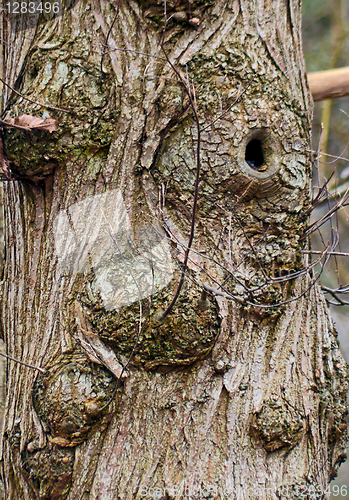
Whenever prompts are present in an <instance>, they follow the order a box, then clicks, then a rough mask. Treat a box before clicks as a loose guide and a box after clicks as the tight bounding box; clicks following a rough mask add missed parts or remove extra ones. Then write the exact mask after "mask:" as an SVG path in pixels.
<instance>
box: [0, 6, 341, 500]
mask: <svg viewBox="0 0 349 500" xmlns="http://www.w3.org/2000/svg"><path fill="white" fill-rule="evenodd" d="M189 7H190V8H189ZM167 8H168V15H171V14H172V13H173V12H174V11H177V12H185V13H186V14H187V16H188V17H187V19H189V18H198V19H199V20H200V25H199V26H194V25H193V23H192V24H190V23H189V22H186V21H185V20H184V18H185V15H184V14H181V15H177V16H175V17H176V19H177V20H176V19H175V18H173V19H172V20H170V21H169V23H168V27H167V31H166V36H165V44H164V47H165V50H166V53H167V54H168V57H169V58H170V60H171V62H172V63H173V64H174V66H175V67H176V68H177V69H178V71H180V72H181V73H182V74H183V75H184V76H185V75H186V71H187V72H188V75H189V78H190V79H191V80H192V81H193V85H194V86H195V93H196V100H197V108H198V114H199V117H200V126H201V145H200V152H201V158H202V160H201V163H202V165H201V175H200V190H199V205H198V216H197V220H196V232H195V238H194V244H193V251H192V252H191V254H190V260H189V264H188V272H187V275H188V276H187V279H186V282H185V287H184V289H183V291H182V293H181V296H180V298H179V300H178V301H177V303H176V304H175V307H174V309H173V310H172V312H171V313H170V314H169V316H168V317H167V318H166V319H165V320H164V321H163V322H161V320H160V321H159V318H160V317H161V314H159V310H164V309H166V307H167V306H168V304H169V303H170V301H171V298H172V297H173V294H174V292H175V289H176V284H177V283H178V280H179V276H180V270H181V262H182V261H183V253H184V248H185V245H186V242H187V241H188V237H189V228H190V222H191V207H192V203H193V186H194V181H195V164H196V163H195V162H196V146H197V137H198V131H197V128H196V126H195V122H194V120H193V113H192V109H191V108H190V106H189V102H188V97H187V95H186V93H185V91H184V89H183V85H181V83H180V82H179V81H178V78H177V77H176V75H175V73H174V72H173V70H172V69H171V68H170V66H169V65H168V64H167V63H166V61H165V60H164V59H159V58H155V57H152V56H148V55H145V54H153V55H154V56H155V55H156V56H158V57H161V58H163V57H164V54H163V53H162V51H161V50H160V48H159V43H160V41H161V38H162V29H163V25H164V15H163V4H162V2H157V1H155V0H154V1H150V2H142V1H140V2H139V3H137V2H133V1H131V2H124V1H123V0H121V1H120V4H119V7H118V6H117V5H112V3H110V2H106V1H105V0H99V1H95V2H91V3H89V2H87V1H83V0H81V1H80V2H79V3H78V4H77V5H75V6H74V7H73V8H72V9H70V10H67V11H66V12H65V14H64V15H63V16H62V17H60V18H57V19H56V20H54V21H52V22H50V23H46V24H42V25H40V26H39V27H38V28H37V30H35V29H32V30H30V29H28V30H26V31H21V32H19V33H16V34H15V33H14V31H13V29H12V31H11V29H9V27H7V30H5V31H4V34H3V38H5V40H6V42H7V43H8V44H9V45H5V49H4V62H3V67H4V72H5V74H6V80H7V83H8V84H9V85H11V86H15V88H16V89H18V90H19V91H20V92H21V93H22V94H24V95H26V96H28V97H30V98H31V99H32V100H34V101H40V102H43V101H45V102H46V103H49V104H51V105H53V106H58V107H61V108H69V109H70V110H73V112H72V113H70V114H67V113H60V112H54V111H51V110H50V111H48V112H49V114H50V116H52V117H55V118H56V119H57V120H58V121H59V129H58V131H57V132H54V133H53V134H50V133H48V132H35V131H33V132H32V133H26V132H23V131H18V130H15V129H7V130H6V131H5V132H4V134H3V136H4V137H3V140H4V152H5V155H6V157H7V159H8V160H9V161H10V162H11V168H12V171H13V175H14V177H15V179H16V180H14V181H11V182H7V183H6V192H5V199H6V203H5V220H6V261H5V271H4V280H3V300H2V326H3V331H4V337H5V342H6V345H7V353H8V355H10V356H11V357H13V358H16V359H20V360H22V361H24V362H26V363H29V364H31V365H35V366H38V367H41V368H43V369H45V370H46V372H45V374H42V373H39V372H38V371H37V370H34V369H30V368H25V367H23V366H21V365H19V364H16V363H14V362H11V361H9V362H8V367H7V399H6V410H5V426H4V439H3V444H2V464H3V466H2V468H3V481H4V486H5V497H6V499H9V500H10V499H16V500H22V499H34V498H40V499H47V500H48V499H58V498H63V499H67V500H77V499H85V498H89V499H91V500H93V499H103V500H109V499H110V500H112V499H120V500H121V499H133V498H176V499H181V498H185V495H186V492H185V489H186V488H189V490H190V492H191V493H192V496H191V497H192V498H202V497H203V493H202V491H203V490H204V491H206V493H207V496H206V498H229V499H247V498H250V499H257V498H258V499H272V498H300V496H301V493H302V492H303V493H304V492H306V494H308V495H309V498H310V496H311V492H312V491H313V490H314V488H317V494H318V495H319V496H318V498H327V494H326V493H323V492H324V491H325V490H326V488H327V485H328V482H329V480H330V478H331V477H332V476H333V474H334V473H335V470H336V468H337V467H338V464H339V463H340V462H341V461H342V460H343V456H344V455H343V453H344V452H343V449H344V442H345V437H346V436H345V427H346V426H345V416H346V406H345V394H346V388H347V367H346V364H345V362H344V361H343V359H342V357H341V355H340V352H339V349H338V345H337V342H336V334H335V330H334V327H333V325H332V322H331V320H330V318H329V315H328V311H327V307H326V304H325V301H324V298H323V296H322V294H321V292H320V291H319V288H318V286H317V285H315V284H314V283H313V281H312V276H311V272H308V273H299V276H298V277H297V278H295V279H293V280H289V281H281V282H278V281H277V280H276V278H277V277H280V276H284V275H285V274H287V273H293V272H297V271H301V270H302V269H305V268H306V267H307V266H308V265H309V262H308V261H307V259H306V258H303V257H302V253H301V250H302V249H303V248H304V247H305V246H306V245H307V243H306V242H307V238H306V237H304V234H305V231H306V224H307V215H306V214H307V213H308V209H309V203H310V201H309V182H310V171H311V158H310V153H309V151H310V146H309V134H310V116H311V103H310V97H309V91H308V87H307V82H306V76H305V69H304V63H303V58H302V51H301V41H300V6H299V2H288V1H287V2H286V1H285V0H283V1H280V2H264V1H259V0H254V1H249V0H240V1H235V0H228V1H222V0H219V1H216V2H213V1H211V2H210V1H204V0H202V1H199V0H198V1H194V2H191V5H190V6H188V5H187V4H185V3H184V2H183V4H180V2H174V1H173V2H168V4H167ZM114 19H115V22H114ZM181 19H183V21H180V20H181ZM194 24H195V23H194ZM196 24H198V23H196ZM111 26H112V29H111V31H110V35H109V37H108V44H109V46H110V47H117V48H120V49H122V50H115V51H112V52H109V54H107V55H105V56H104V57H103V72H101V55H102V51H103V44H105V43H106V39H107V36H108V32H109V29H110V27H111ZM23 41H25V43H24V45H22V44H23ZM242 88H244V89H245V90H246V89H247V90H246V92H245V93H244V94H243V96H242V97H241V99H240V100H239V102H238V103H237V104H236V105H234V106H233V107H232V108H231V110H230V111H229V112H228V113H226V114H225V115H224V116H223V117H222V118H221V119H220V120H217V121H215V122H214V124H212V125H211V126H209V124H210V122H212V121H213V120H215V119H216V118H217V117H218V116H219V115H220V112H221V111H220V109H221V108H220V106H221V104H222V107H223V109H227V108H229V106H231V104H232V103H233V102H234V100H235V99H236V97H237V95H238V94H239V92H240V89H242ZM24 113H25V114H31V115H41V113H42V110H41V109H40V108H39V107H38V106H35V105H33V104H32V103H30V102H28V101H26V100H24V99H22V98H19V97H18V96H16V95H11V92H10V91H9V89H7V90H6V89H4V118H6V117H10V116H12V117H13V116H18V115H21V114H24ZM251 140H254V141H259V142H255V143H254V144H257V146H258V144H259V145H260V147H261V148H262V149H263V161H259V162H258V158H257V159H256V158H254V159H255V160H256V161H255V163H254V164H253V162H252V161H250V158H248V157H247V156H246V147H247V145H248V143H249V142H250V141H251ZM258 147H259V146H258ZM258 147H257V150H258ZM254 154H255V151H252V153H251V156H252V157H253V155H254ZM257 157H258V154H257ZM246 159H248V160H249V163H247V161H246ZM108 193H109V194H110V193H114V195H115V198H113V199H114V201H115V203H119V204H120V207H123V208H122V210H121V208H120V213H121V212H122V214H123V215H122V216H123V217H124V221H125V227H126V226H127V231H126V230H125V231H124V232H122V231H120V234H121V236H120V237H119V233H118V234H117V235H114V234H112V232H113V231H112V229H113V228H112V229H111V230H108V225H105V219H106V218H108V217H109V215H110V214H111V213H112V212H113V210H114V208H113V207H112V206H111V205H109V204H108V203H109V201H105V202H104V201H103V203H105V205H103V207H104V208H103V210H104V209H105V210H104V211H102V215H103V217H104V218H103V217H102V218H100V220H99V224H100V225H101V226H105V227H104V230H105V234H104V239H103V238H102V237H100V236H98V237H97V239H96V242H97V243H96V246H94V247H93V246H92V247H90V248H89V254H88V258H87V257H86V258H85V257H83V254H82V250H81V249H80V248H78V247H75V246H74V245H75V243H76V242H75V240H74V237H75V236H74V235H73V236H72V237H71V240H69V237H70V236H69V234H68V232H69V231H68V229H67V230H66V232H65V233H64V231H63V233H64V237H63V238H62V239H61V240H60V239H59V237H58V236H57V234H58V233H59V231H57V227H58V228H59V227H65V226H64V224H67V227H68V228H69V227H71V228H73V233H74V231H75V233H78V236H79V237H80V236H81V235H82V236H81V238H82V240H83V241H84V242H85V244H86V245H87V247H88V245H89V242H90V241H92V240H91V238H92V232H93V229H94V228H95V227H97V226H98V215H97V211H95V210H92V209H91V211H90V215H91V217H90V219H89V218H88V217H85V208H86V203H87V204H88V203H89V200H90V199H94V200H96V199H98V200H99V199H101V200H106V198H102V197H100V198H96V196H99V195H102V194H103V196H104V195H108ZM114 195H113V196H114ZM92 197H94V198H92ZM86 200H87V201H86ZM103 203H102V204H103ZM79 204H80V205H79ZM74 207H78V208H77V210H79V207H80V215H81V210H82V211H83V216H81V217H82V219H81V220H82V221H83V223H81V224H80V226H79V227H78V226H74V224H75V222H76V219H74V217H75V215H76V214H77V213H76V212H74V210H75V208H74ZM81 207H84V208H83V209H81ZM86 210H87V209H86ZM86 213H87V212H86ZM74 214H75V215H74ZM76 216H77V217H78V216H79V214H78V215H76ZM57 221H58V222H57ZM80 222H81V221H80ZM59 224H61V226H60V225H59ZM69 224H70V225H69ZM74 227H75V228H77V229H76V230H75V229H74ZM164 231H165V233H166V235H167V239H168V242H167V243H166V245H168V248H170V252H171V255H172V266H173V277H172V279H171V281H170V282H169V283H168V284H167V285H166V286H165V287H163V288H162V289H161V290H158V291H157V293H155V294H153V295H152V296H151V300H150V299H149V297H148V298H144V299H143V300H142V301H141V306H142V311H143V314H142V319H143V325H144V326H143V328H142V331H141V335H140V338H139V342H138V343H137V345H136V349H135V352H134V353H133V356H132V357H131V361H130V363H129V365H128V366H127V377H126V378H124V379H123V381H122V382H121V383H119V385H116V381H115V378H114V377H113V376H112V375H111V372H113V373H114V374H116V375H117V374H118V373H119V372H118V369H119V366H120V365H124V364H125V360H126V359H127V358H128V357H129V356H130V354H131V352H132V349H133V347H134V345H135V341H137V339H138V329H139V316H140V307H139V304H138V301H137V300H135V299H134V298H133V299H132V302H133V303H132V304H131V305H124V304H125V303H126V302H127V300H126V298H125V297H126V295H127V293H128V294H129V296H131V295H132V294H134V293H135V292H134V289H133V288H132V286H133V285H132V283H131V282H132V279H130V276H129V275H127V272H126V271H125V274H124V280H125V284H124V287H123V284H121V285H120V283H119V281H120V276H118V280H119V281H117V283H116V285H115V286H116V292H115V293H113V294H112V297H111V298H110V297H109V296H108V297H109V298H108V300H109V302H108V306H106V301H105V299H104V298H103V293H104V291H103V290H104V289H103V287H102V288H101V286H100V283H99V281H98V280H99V277H101V276H102V277H103V279H105V277H106V276H107V274H106V273H107V272H108V271H109V270H111V272H112V273H114V275H115V273H116V274H117V273H118V270H120V269H121V268H122V266H125V265H126V264H125V262H126V263H127V262H128V264H129V266H130V267H132V265H133V264H132V262H133V261H134V260H135V259H136V258H138V257H137V256H138V255H139V254H141V255H144V246H145V245H146V239H147V238H146V236H144V235H149V234H150V235H152V237H151V238H152V239H153V240H156V241H155V243H156V244H159V245H160V247H161V241H163V235H164ZM105 235H109V242H107V240H108V238H105ZM125 235H126V236H125ZM64 238H66V240H65V239H64ZM98 238H100V239H98ZM68 240H69V241H70V245H71V246H70V247H68ZM82 240H81V241H82ZM93 241H94V240H93ZM130 241H131V242H132V244H133V245H136V246H138V250H139V254H137V252H134V251H129V247H128V243H130ZM153 243H154V242H153ZM183 244H184V247H183ZM129 246H130V245H129ZM150 246H152V242H150ZM155 246H156V245H155ZM163 248H165V247H163ZM166 248H167V247H166ZM166 248H165V250H163V252H162V253H161V248H160V257H161V255H163V254H164V253H166V251H167V250H166ZM70 250H71V252H70V253H69V251H70ZM113 251H114V254H115V255H110V253H113ZM74 252H75V253H74ZM79 252H80V253H79ZM103 252H105V253H104V254H103ZM142 252H143V254H142ZM149 252H150V251H149ZM150 253H151V252H150ZM147 255H149V254H147ZM98 256H100V260H98ZM107 258H108V259H109V260H110V264H109V265H110V269H109V268H108V267H107V264H106V261H107ZM69 259H71V260H69ZM84 259H85V260H84ZM139 262H141V264H139V265H138V264H137V266H138V267H139V266H140V268H141V271H142V272H143V271H144V273H145V274H146V272H147V270H146V263H144V262H145V261H144V260H139ZM137 266H133V268H134V269H135V267H137ZM142 266H143V267H142ZM126 267H127V266H126ZM138 267H137V269H138ZM98 273H100V274H98ZM130 274H132V273H130ZM148 274H149V273H148ZM150 274H151V273H150ZM108 276H109V275H108ZM108 279H109V278H108ZM110 279H111V278H110ZM98 283H99V284H98ZM204 283H208V289H211V288H212V287H213V288H215V289H218V288H220V287H222V288H221V292H222V290H224V293H223V295H219V294H218V295H217V294H216V295H208V299H206V301H204V302H205V304H204V307H203V305H202V302H203V301H202V300H201V302H200V297H201V296H202V290H203V285H204ZM101 290H102V291H101ZM114 291H115V289H114ZM228 294H229V295H231V296H232V297H233V300H231V299H229V298H228V297H227V296H228ZM142 297H146V295H145V294H143V295H142ZM297 297H298V298H297ZM296 299H297V300H296ZM110 301H111V302H110ZM125 301H126V302H125ZM130 301H131V299H130ZM283 302H285V304H283V305H280V303H283ZM120 304H121V305H120ZM205 307H206V309H205ZM148 317H149V318H148ZM147 318H148V320H147ZM88 332H89V333H88ZM89 346H90V347H89ZM91 346H92V347H93V346H94V347H95V349H97V350H98V349H99V352H100V353H101V352H102V350H103V353H104V354H105V356H106V357H108V359H106V358H104V361H103V364H104V365H107V366H109V368H110V370H111V371H108V370H107V369H105V368H104V367H103V364H97V363H95V362H92V357H91V356H92V355H91V351H89V352H87V351H88V349H90V348H91ZM103 346H104V347H103ZM113 356H114V357H113ZM95 361H96V359H95ZM182 487H184V490H183V489H181V488H182ZM200 488H201V489H202V490H201V493H200ZM216 488H218V492H217V491H216ZM207 490H211V491H210V492H208V491H207ZM219 491H220V493H219ZM195 492H196V493H195ZM224 494H225V495H226V496H225V497H224V496H223V495H224ZM219 495H220V496H219Z"/></svg>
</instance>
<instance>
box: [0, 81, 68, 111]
mask: <svg viewBox="0 0 349 500" xmlns="http://www.w3.org/2000/svg"><path fill="white" fill-rule="evenodd" d="M0 82H1V83H3V84H4V85H6V87H8V88H9V89H10V90H11V91H12V92H14V93H15V94H17V95H18V96H19V97H22V99H25V100H26V101H28V102H31V103H32V104H35V105H36V106H41V107H42V108H47V109H52V110H53V111H61V112H62V113H72V111H71V110H70V109H63V108H56V107H55V106H50V105H49V104H42V103H41V102H36V101H33V99H29V97H26V96H25V95H23V94H21V93H20V92H18V91H17V90H15V89H14V88H13V87H11V85H9V84H8V83H6V82H5V80H3V79H2V78H0Z"/></svg>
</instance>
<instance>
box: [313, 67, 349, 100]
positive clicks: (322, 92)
mask: <svg viewBox="0 0 349 500" xmlns="http://www.w3.org/2000/svg"><path fill="white" fill-rule="evenodd" d="M308 80H309V86H310V92H311V93H312V96H313V99H314V101H322V100H323V99H334V98H336V97H343V96H345V95H349V66H347V67H345V68H337V69H330V70H327V71H319V72H316V73H309V74H308Z"/></svg>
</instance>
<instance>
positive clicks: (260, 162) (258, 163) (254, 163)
mask: <svg viewBox="0 0 349 500" xmlns="http://www.w3.org/2000/svg"><path fill="white" fill-rule="evenodd" d="M245 161H246V163H247V164H248V165H249V166H250V167H251V168H253V169H254V170H263V168H262V167H263V166H264V163H265V162H264V155H263V149H262V143H261V141H260V140H259V139H252V141H250V142H249V143H248V144H247V146H246V152H245Z"/></svg>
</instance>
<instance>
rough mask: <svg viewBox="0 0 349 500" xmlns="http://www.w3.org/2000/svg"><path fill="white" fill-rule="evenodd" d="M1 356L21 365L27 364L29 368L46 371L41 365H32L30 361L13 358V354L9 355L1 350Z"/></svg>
mask: <svg viewBox="0 0 349 500" xmlns="http://www.w3.org/2000/svg"><path fill="white" fill-rule="evenodd" d="M0 356H3V357H4V358H6V359H9V360H11V361H14V362H15V363H18V364H20V365H23V366H26V367H27V368H32V369H33V370H38V371H39V372H41V373H46V370H45V369H44V368H40V367H39V366H34V365H30V364H28V363H25V362H24V361H20V360H19V359H15V358H12V357H11V356H8V355H7V354H4V353H2V352H0Z"/></svg>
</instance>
